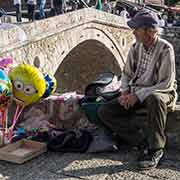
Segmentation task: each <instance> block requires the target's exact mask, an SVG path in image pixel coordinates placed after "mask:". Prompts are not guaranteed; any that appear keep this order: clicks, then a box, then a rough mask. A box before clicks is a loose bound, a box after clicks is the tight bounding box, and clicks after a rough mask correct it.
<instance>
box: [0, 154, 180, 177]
mask: <svg viewBox="0 0 180 180" xmlns="http://www.w3.org/2000/svg"><path fill="white" fill-rule="evenodd" d="M135 158H136V153H135V152H124V151H122V152H116V153H100V154H86V153H84V154H77V153H67V154H62V153H53V152H47V153H44V154H43V155H41V156H39V157H38V158H35V159H33V160H31V161H29V162H27V163H25V164H23V165H16V164H12V163H8V162H4V161H0V180H5V179H8V180H80V179H86V180H122V179H123V180H158V179H164V180H179V179H180V153H179V152H178V151H168V152H167V153H166V155H165V158H164V161H163V162H162V163H161V165H160V166H159V167H158V168H157V169H153V170H150V171H138V170H137V169H136V161H135Z"/></svg>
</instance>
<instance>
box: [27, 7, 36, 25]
mask: <svg viewBox="0 0 180 180" xmlns="http://www.w3.org/2000/svg"><path fill="white" fill-rule="evenodd" d="M27 8H28V19H29V21H34V20H35V5H33V4H28V5H27Z"/></svg>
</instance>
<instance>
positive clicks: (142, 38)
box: [98, 10, 177, 169]
mask: <svg viewBox="0 0 180 180" xmlns="http://www.w3.org/2000/svg"><path fill="white" fill-rule="evenodd" d="M158 21H159V19H158V17H157V15H156V14H154V13H153V12H150V11H146V10H141V11H139V12H138V13H137V14H136V15H135V16H134V17H133V18H132V19H131V20H129V21H128V22H127V24H128V26H129V27H130V28H131V29H132V30H133V34H134V36H135V38H136V43H134V44H133V45H132V47H131V49H130V51H129V54H128V57H127V61H126V64H125V67H124V69H123V72H122V77H121V84H122V87H121V88H122V92H121V95H120V96H119V97H118V98H116V99H113V100H112V101H110V102H108V103H107V104H105V105H103V106H101V107H100V109H99V111H98V115H99V118H100V120H101V121H102V122H103V123H104V125H105V126H106V127H108V128H109V129H110V130H111V131H113V132H115V133H116V134H117V135H118V136H119V137H120V139H122V140H124V141H125V142H127V143H128V144H130V145H137V146H139V145H140V144H142V142H144V141H147V146H146V147H144V149H143V151H142V152H141V151H140V156H139V158H138V167H139V168H141V169H150V168H153V167H156V166H157V165H158V163H159V161H160V159H161V158H162V157H163V154H164V147H165V144H166V135H165V127H166V120H167V113H168V110H169V109H171V110H173V108H174V106H175V102H176V99H177V95H176V80H175V55H174V49H173V47H172V45H171V44H170V43H169V42H167V41H166V40H164V39H161V38H160V37H158V36H157V32H158V29H157V28H158V24H159V23H158ZM142 107H145V108H146V109H147V122H148V128H147V130H148V131H147V132H148V133H147V136H143V134H142V132H141V131H139V129H137V128H136V127H135V126H134V122H133V118H130V117H132V116H133V112H134V111H135V110H137V109H139V108H142Z"/></svg>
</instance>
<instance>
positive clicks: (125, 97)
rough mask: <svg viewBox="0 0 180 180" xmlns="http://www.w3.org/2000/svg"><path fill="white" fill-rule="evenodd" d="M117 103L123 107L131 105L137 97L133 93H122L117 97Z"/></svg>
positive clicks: (127, 107)
mask: <svg viewBox="0 0 180 180" xmlns="http://www.w3.org/2000/svg"><path fill="white" fill-rule="evenodd" d="M118 100H119V103H120V104H121V105H122V106H124V108H125V109H129V108H130V107H133V106H134V104H135V103H136V102H137V101H138V97H137V96H136V95H135V94H128V93H127V94H126V93H125V94H122V95H121V96H120V97H119V98H118Z"/></svg>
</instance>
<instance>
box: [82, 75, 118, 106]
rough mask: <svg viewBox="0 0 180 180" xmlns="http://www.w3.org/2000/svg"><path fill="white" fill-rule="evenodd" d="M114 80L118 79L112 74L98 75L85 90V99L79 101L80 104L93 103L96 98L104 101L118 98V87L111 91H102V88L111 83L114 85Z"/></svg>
mask: <svg viewBox="0 0 180 180" xmlns="http://www.w3.org/2000/svg"><path fill="white" fill-rule="evenodd" d="M115 79H116V80H119V77H117V76H116V75H114V73H112V72H106V73H102V74H100V75H99V76H98V77H97V79H96V80H95V81H92V82H91V83H90V84H89V85H88V86H87V87H86V88H85V97H84V98H83V99H82V100H81V104H82V103H85V102H95V101H96V99H97V97H102V98H104V100H105V101H109V100H112V99H113V98H115V97H118V96H119V95H120V91H119V89H120V87H118V88H117V89H115V90H113V91H111V90H110V91H104V88H105V87H106V86H108V85H110V84H111V83H114V80H115Z"/></svg>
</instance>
